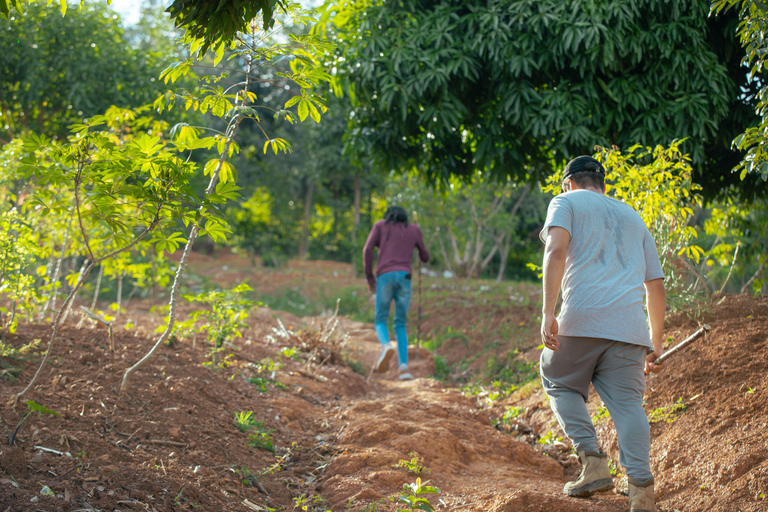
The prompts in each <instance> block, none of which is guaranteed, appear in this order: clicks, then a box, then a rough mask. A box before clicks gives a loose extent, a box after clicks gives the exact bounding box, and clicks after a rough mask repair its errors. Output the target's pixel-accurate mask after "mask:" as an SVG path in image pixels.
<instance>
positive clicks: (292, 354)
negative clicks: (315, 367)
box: [280, 347, 301, 360]
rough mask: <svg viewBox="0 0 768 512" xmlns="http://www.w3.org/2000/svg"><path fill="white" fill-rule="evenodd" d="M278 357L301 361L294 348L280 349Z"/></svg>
mask: <svg viewBox="0 0 768 512" xmlns="http://www.w3.org/2000/svg"><path fill="white" fill-rule="evenodd" d="M280 355H281V356H283V357H287V358H290V359H298V360H301V355H300V354H299V349H297V348H296V347H283V348H281V349H280Z"/></svg>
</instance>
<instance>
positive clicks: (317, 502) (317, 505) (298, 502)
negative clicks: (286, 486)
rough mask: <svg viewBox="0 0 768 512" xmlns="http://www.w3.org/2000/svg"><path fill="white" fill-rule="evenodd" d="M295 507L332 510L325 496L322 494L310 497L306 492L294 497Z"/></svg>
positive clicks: (318, 511)
mask: <svg viewBox="0 0 768 512" xmlns="http://www.w3.org/2000/svg"><path fill="white" fill-rule="evenodd" d="M293 509H294V510H305V511H307V512H331V509H329V508H328V502H327V501H326V499H325V498H323V497H322V496H312V497H311V498H309V497H307V496H305V495H304V494H302V495H301V496H298V497H296V498H293Z"/></svg>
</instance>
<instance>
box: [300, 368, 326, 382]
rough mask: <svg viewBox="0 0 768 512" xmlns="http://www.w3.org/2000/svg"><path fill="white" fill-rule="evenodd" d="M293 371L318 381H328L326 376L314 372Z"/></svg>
mask: <svg viewBox="0 0 768 512" xmlns="http://www.w3.org/2000/svg"><path fill="white" fill-rule="evenodd" d="M294 371H295V372H296V373H298V374H300V375H303V376H305V377H309V378H310V379H315V380H319V381H320V382H328V377H326V376H325V375H317V374H315V373H310V372H308V371H304V370H294Z"/></svg>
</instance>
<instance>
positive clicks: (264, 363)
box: [248, 357, 289, 393]
mask: <svg viewBox="0 0 768 512" xmlns="http://www.w3.org/2000/svg"><path fill="white" fill-rule="evenodd" d="M251 366H252V367H254V368H255V369H256V373H257V374H258V375H255V376H253V377H249V378H248V382H249V383H251V384H253V385H255V386H256V389H258V390H259V392H260V393H267V392H268V391H269V388H268V387H267V385H269V384H271V385H273V386H274V387H276V388H279V389H282V390H285V391H287V390H288V389H289V388H288V387H287V386H286V385H285V384H283V383H282V382H279V381H277V380H275V373H276V372H277V371H278V370H280V368H282V367H283V363H281V362H279V361H274V360H273V359H272V358H271V357H265V358H264V359H262V360H261V361H259V362H258V363H256V364H255V365H251ZM261 375H269V377H262V376H261Z"/></svg>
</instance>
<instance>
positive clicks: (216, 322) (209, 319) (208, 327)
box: [184, 283, 259, 365]
mask: <svg viewBox="0 0 768 512" xmlns="http://www.w3.org/2000/svg"><path fill="white" fill-rule="evenodd" d="M250 291H253V288H251V287H250V286H248V285H247V284H245V283H241V284H239V285H237V286H235V287H234V288H232V289H231V290H223V291H211V292H204V293H199V294H197V295H185V296H184V298H185V299H187V300H188V301H189V302H201V303H203V304H207V305H208V306H209V307H210V309H203V310H199V311H194V312H193V313H192V314H191V315H190V319H191V320H192V321H193V324H194V326H195V327H194V328H193V329H191V330H192V332H198V333H203V332H204V333H206V339H207V340H208V342H209V343H210V344H211V350H210V352H209V353H208V356H209V357H210V358H211V361H212V363H213V365H215V364H216V356H217V354H218V353H219V352H221V351H223V350H224V343H225V342H227V341H229V340H231V339H232V338H234V337H239V336H242V335H241V334H240V330H241V329H243V328H246V327H248V324H246V323H245V319H246V318H248V312H249V311H250V310H251V308H253V307H254V306H257V305H259V303H258V302H254V301H252V300H249V299H247V298H244V297H242V294H244V293H247V292H250ZM186 328H187V329H190V327H188V326H187V327H186Z"/></svg>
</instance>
